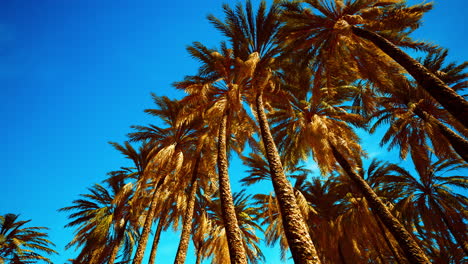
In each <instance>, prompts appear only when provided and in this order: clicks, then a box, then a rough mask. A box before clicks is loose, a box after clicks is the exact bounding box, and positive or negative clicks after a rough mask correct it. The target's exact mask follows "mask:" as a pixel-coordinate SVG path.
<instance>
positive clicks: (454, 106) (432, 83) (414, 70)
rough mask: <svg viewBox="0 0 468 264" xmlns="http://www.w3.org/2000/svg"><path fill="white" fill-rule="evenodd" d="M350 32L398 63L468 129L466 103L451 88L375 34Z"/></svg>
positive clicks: (354, 28) (362, 31) (467, 103)
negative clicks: (373, 45)
mask: <svg viewBox="0 0 468 264" xmlns="http://www.w3.org/2000/svg"><path fill="white" fill-rule="evenodd" d="M352 31H353V33H354V34H356V35H357V36H359V37H362V38H365V39H367V40H369V41H371V42H372V43H374V44H375V45H376V46H377V47H379V48H380V49H381V50H382V51H383V52H385V53H386V54H387V55H388V56H390V57H391V58H392V59H393V60H395V61H396V62H397V63H399V64H400V65H401V66H402V67H403V68H405V70H406V71H407V72H408V73H409V74H411V76H413V78H414V79H415V80H416V81H417V82H418V84H419V85H420V86H421V87H422V88H423V89H424V90H426V91H427V92H428V93H429V94H430V95H431V96H432V97H433V98H434V99H436V100H437V101H438V102H439V103H440V104H441V105H442V106H443V107H444V108H445V109H446V110H447V111H448V112H450V113H451V114H452V115H453V116H454V117H455V118H456V119H457V120H458V121H460V123H461V124H463V125H464V126H465V127H467V128H468V115H467V114H466V113H468V102H467V101H466V100H465V99H464V98H463V97H462V96H460V95H459V94H457V93H456V92H455V91H454V90H453V89H452V88H450V87H449V86H448V85H446V84H445V83H444V82H443V81H442V80H440V79H439V78H438V77H437V76H435V75H434V74H433V73H431V72H430V71H429V70H428V69H426V68H425V67H424V66H423V65H422V64H421V63H419V62H418V61H416V60H415V59H413V58H411V57H410V56H409V55H408V54H406V53H405V52H403V51H402V50H401V49H399V48H398V47H397V46H396V45H395V44H393V43H391V42H390V41H388V40H387V39H385V38H384V37H382V36H380V35H379V34H377V33H374V32H371V31H368V30H366V29H363V28H359V27H355V26H353V27H352Z"/></svg>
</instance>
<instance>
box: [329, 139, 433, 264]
mask: <svg viewBox="0 0 468 264" xmlns="http://www.w3.org/2000/svg"><path fill="white" fill-rule="evenodd" d="M330 147H331V149H332V151H333V155H334V157H335V159H336V160H337V161H338V163H339V164H340V166H341V167H342V168H343V170H344V171H345V172H346V174H347V175H348V176H349V177H350V178H351V180H352V181H353V182H354V183H355V184H356V186H357V187H358V188H359V189H360V191H361V192H362V194H363V195H364V197H365V198H366V200H367V201H368V202H369V205H370V207H371V208H372V210H373V211H374V212H375V214H376V215H378V216H379V218H380V219H381V220H382V222H383V223H384V225H385V226H386V227H387V229H388V230H389V231H390V232H391V233H392V235H393V236H394V237H395V239H396V240H397V241H398V244H399V245H400V247H401V248H402V249H403V252H404V253H405V256H406V258H407V259H408V260H409V262H410V263H414V264H416V263H418V264H427V263H431V262H430V261H429V259H428V258H427V256H426V254H424V251H423V250H422V249H421V248H420V247H419V245H418V244H417V243H416V241H414V239H413V237H412V236H411V234H410V233H409V232H408V231H406V229H405V227H404V226H403V225H402V224H401V223H400V222H399V221H398V219H396V218H395V217H394V216H393V215H392V213H391V212H390V211H389V210H388V208H387V207H386V206H385V205H384V203H383V202H382V200H380V198H379V197H378V196H377V194H375V192H374V191H373V190H372V188H371V187H370V186H369V184H367V182H366V181H365V180H364V179H363V178H362V177H361V176H359V175H358V174H357V173H356V172H355V171H354V169H353V168H351V165H350V164H349V162H348V161H347V160H346V159H345V158H344V157H343V155H341V153H340V152H339V151H338V150H337V149H336V148H335V146H334V145H332V144H331V143H330Z"/></svg>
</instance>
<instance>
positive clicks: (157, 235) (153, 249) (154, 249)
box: [148, 213, 165, 264]
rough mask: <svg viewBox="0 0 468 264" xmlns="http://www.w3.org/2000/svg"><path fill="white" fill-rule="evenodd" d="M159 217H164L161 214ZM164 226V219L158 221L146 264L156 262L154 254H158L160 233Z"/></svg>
mask: <svg viewBox="0 0 468 264" xmlns="http://www.w3.org/2000/svg"><path fill="white" fill-rule="evenodd" d="M161 215H165V213H162V214H161ZM163 226H164V219H161V218H160V219H159V221H158V226H157V227H156V233H155V234H154V238H153V245H152V246H151V254H150V258H149V261H148V264H154V263H155V262H156V253H157V252H158V245H159V239H160V238H161V232H162V230H163Z"/></svg>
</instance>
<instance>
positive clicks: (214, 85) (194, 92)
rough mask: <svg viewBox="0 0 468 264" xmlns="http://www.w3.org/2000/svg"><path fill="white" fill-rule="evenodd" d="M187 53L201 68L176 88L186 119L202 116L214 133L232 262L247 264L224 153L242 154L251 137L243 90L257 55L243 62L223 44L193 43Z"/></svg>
mask: <svg viewBox="0 0 468 264" xmlns="http://www.w3.org/2000/svg"><path fill="white" fill-rule="evenodd" d="M188 51H189V53H190V54H191V55H192V56H193V57H194V58H196V59H198V60H200V61H201V62H202V66H201V67H200V69H199V73H198V75H197V76H187V77H186V78H185V80H184V81H182V82H178V83H176V84H175V86H176V88H179V89H184V90H185V91H186V92H187V93H188V95H187V96H186V97H185V98H184V99H183V100H182V102H183V103H184V104H185V105H187V106H188V107H187V110H186V111H185V113H186V114H185V119H186V120H191V119H193V118H195V117H200V115H201V116H202V118H203V119H205V120H207V121H208V123H209V128H210V130H212V131H216V132H217V167H218V182H219V192H220V201H221V208H222V212H223V220H224V225H225V227H226V235H227V241H228V247H229V252H230V257H231V262H232V263H247V258H246V254H245V249H244V247H243V245H242V237H241V230H240V228H239V224H238V221H237V217H236V214H235V207H234V202H233V197H232V193H231V186H230V180H229V175H228V158H227V154H228V147H231V146H233V145H231V144H233V143H236V144H237V146H238V147H237V149H238V151H241V149H242V146H243V145H244V142H245V139H246V138H249V137H250V134H251V132H250V129H248V127H249V126H253V123H252V121H251V120H250V118H249V116H248V115H247V113H246V112H245V110H244V109H243V105H242V104H243V101H244V100H243V90H244V89H245V85H246V82H247V81H248V80H249V79H250V78H251V76H252V74H253V72H254V69H255V66H256V61H257V59H258V56H256V54H253V55H252V56H250V57H249V58H248V59H247V60H245V61H243V60H241V59H239V58H235V57H233V52H232V50H229V49H227V48H226V46H225V45H224V44H222V45H221V50H220V52H221V53H220V52H218V51H216V50H212V49H208V48H206V47H205V46H203V45H202V44H201V43H194V45H193V46H191V47H189V48H188ZM235 124H243V126H236V125H235Z"/></svg>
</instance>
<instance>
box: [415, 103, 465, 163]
mask: <svg viewBox="0 0 468 264" xmlns="http://www.w3.org/2000/svg"><path fill="white" fill-rule="evenodd" d="M413 112H414V113H415V114H416V115H418V116H419V117H420V118H421V119H422V120H424V121H426V122H430V123H433V124H435V125H436V126H437V128H438V129H439V130H440V132H441V133H442V134H443V135H444V137H445V138H446V139H447V140H448V141H449V142H450V145H452V147H453V149H454V150H455V151H456V152H457V154H458V155H460V157H461V158H462V159H464V160H465V161H466V162H468V141H467V140H465V139H464V138H463V137H461V136H460V135H458V134H457V133H455V132H454V131H453V130H452V129H450V128H448V127H447V126H446V125H444V124H443V123H442V122H440V121H439V120H438V119H437V118H435V117H433V116H432V115H430V114H429V113H427V112H426V111H424V110H421V109H419V108H417V107H416V108H415V109H414V110H413Z"/></svg>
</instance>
